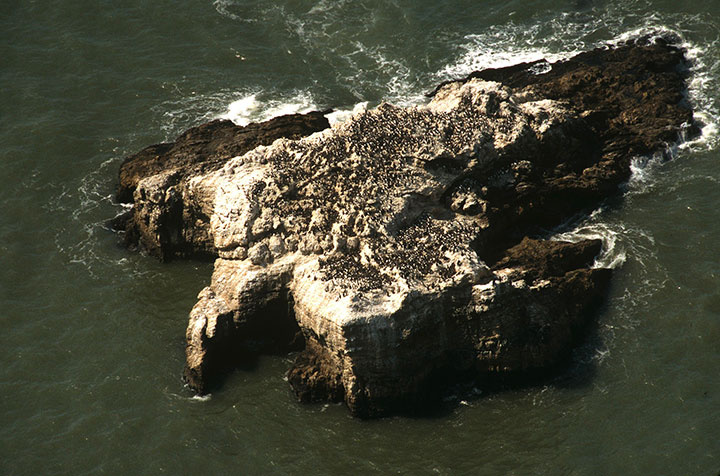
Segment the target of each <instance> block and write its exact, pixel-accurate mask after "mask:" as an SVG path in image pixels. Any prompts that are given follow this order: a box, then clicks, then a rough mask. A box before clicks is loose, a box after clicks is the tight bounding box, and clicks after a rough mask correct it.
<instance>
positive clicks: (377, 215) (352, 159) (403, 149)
mask: <svg viewBox="0 0 720 476" xmlns="http://www.w3.org/2000/svg"><path fill="white" fill-rule="evenodd" d="M686 70H687V68H686V65H685V62H684V58H683V55H682V52H681V51H680V50H678V49H676V48H674V47H672V46H669V45H667V44H666V42H664V41H657V42H653V43H650V42H647V41H644V42H639V43H637V44H636V43H633V44H628V45H622V46H618V47H614V48H605V49H599V50H594V51H591V52H587V53H583V54H581V55H578V56H576V57H575V58H572V59H570V60H567V61H564V62H561V63H555V64H552V65H550V64H548V63H541V62H536V63H532V64H524V65H517V66H514V67H511V68H504V69H499V70H487V71H483V72H478V73H474V74H472V75H471V76H470V77H469V78H466V79H464V80H460V81H456V82H450V83H447V84H444V85H441V86H440V87H439V88H438V89H437V90H436V91H434V92H433V94H432V100H431V101H430V102H429V104H427V105H424V106H416V107H408V108H401V107H396V106H392V105H389V104H383V105H381V106H379V107H378V108H376V109H374V110H370V111H367V112H364V113H361V114H358V115H356V116H354V117H353V118H352V119H351V120H350V121H348V122H346V123H341V124H337V125H335V126H333V127H332V128H329V129H327V128H325V127H326V125H325V124H326V123H324V122H323V119H322V118H321V114H320V113H316V114H311V115H308V116H295V119H294V120H296V121H297V120H299V121H301V122H302V124H303V127H301V128H300V129H297V132H294V133H292V134H285V132H283V134H284V135H283V134H278V136H282V137H286V138H280V139H278V140H275V141H274V142H272V141H269V142H268V141H264V142H262V145H260V142H259V141H256V142H257V143H255V142H253V141H251V140H245V139H243V140H244V141H245V143H247V144H250V145H248V146H247V147H246V148H243V147H236V145H235V144H236V142H237V139H236V137H237V134H245V133H246V132H245V131H246V130H247V128H245V129H241V128H237V127H236V126H233V125H231V124H227V123H222V122H220V123H218V122H215V123H210V124H207V125H205V126H200V128H196V129H191V130H190V131H188V132H187V133H185V134H184V135H183V136H181V137H180V138H179V139H178V141H177V142H176V143H175V144H165V145H160V146H153V147H151V148H148V149H145V150H144V151H142V152H140V153H139V154H138V155H137V156H134V157H130V158H128V159H127V160H126V161H125V162H124V164H123V166H122V168H121V188H120V192H119V196H125V197H126V196H127V194H128V193H129V192H128V191H129V190H132V189H134V193H133V199H134V201H135V204H134V207H133V209H132V211H131V215H130V218H128V219H127V221H126V223H127V224H126V230H127V232H126V233H127V236H128V237H129V240H130V241H137V242H139V244H140V246H141V247H142V248H143V249H145V250H147V251H149V252H151V253H153V254H155V255H158V256H161V257H169V256H174V255H192V254H207V255H214V256H217V260H216V261H215V270H214V272H213V276H212V281H211V283H210V285H209V286H208V287H207V288H205V289H204V290H203V291H202V292H201V293H200V294H199V296H198V303H197V304H196V305H195V307H194V308H193V309H192V311H191V313H190V322H189V324H188V329H187V334H186V338H187V349H186V357H187V364H186V370H185V377H186V380H187V382H188V384H189V385H190V386H191V387H192V388H193V389H195V390H196V391H198V392H201V393H204V392H207V391H209V390H210V389H212V387H213V385H216V384H217V382H218V378H219V377H220V376H221V374H222V373H223V372H224V371H225V370H226V369H227V368H229V367H232V366H233V365H237V364H238V363H239V362H242V361H243V359H246V358H248V356H250V355H254V354H257V353H258V352H267V351H287V350H289V349H298V350H299V349H302V350H301V351H300V353H299V354H298V356H297V358H296V361H295V363H294V365H293V367H292V368H291V369H290V371H289V374H288V379H289V381H290V383H291V385H292V387H293V388H294V390H295V392H296V394H297V395H298V398H299V399H300V400H302V401H326V400H331V401H345V402H346V404H347V406H348V407H349V408H350V410H351V412H352V413H353V414H355V415H357V416H361V417H373V416H379V415H385V414H389V413H405V412H412V411H414V410H416V409H418V408H421V407H425V406H427V405H428V404H431V403H432V402H434V401H435V400H436V398H437V397H438V396H439V394H440V392H441V391H442V389H443V388H444V386H445V385H447V384H449V383H452V382H454V381H457V380H458V379H466V378H472V379H476V380H479V381H482V380H483V379H484V378H490V377H492V376H496V375H509V374H531V373H534V372H537V371H541V370H543V369H546V368H548V367H551V366H553V365H555V364H557V363H558V362H560V361H561V360H562V358H563V357H564V356H565V355H566V354H567V353H568V352H569V351H570V350H571V349H572V346H573V344H574V343H575V342H576V341H577V339H578V338H579V337H580V336H582V331H583V329H584V328H585V327H586V326H587V324H588V320H589V318H590V316H591V311H592V309H593V308H594V307H595V306H596V305H597V304H598V303H599V302H600V301H601V299H602V296H603V295H604V292H605V290H606V288H607V285H608V282H609V279H610V274H611V272H610V270H607V269H596V268H593V267H592V264H593V262H594V259H595V257H596V256H597V255H598V254H599V252H600V248H601V244H600V242H598V241H583V242H579V243H563V242H556V241H547V240H539V239H531V238H527V236H537V234H538V232H539V231H541V230H543V229H547V228H549V227H553V226H556V225H558V224H559V223H561V222H563V221H565V220H567V219H568V218H570V217H571V216H573V215H574V214H577V213H580V212H583V211H587V210H589V209H591V208H594V207H597V206H598V205H599V204H600V203H601V202H602V201H603V200H604V199H606V198H608V197H611V196H614V195H617V194H618V193H619V188H618V186H619V185H620V184H622V183H623V182H624V181H626V180H627V179H628V177H629V174H630V161H631V160H632V158H633V157H634V156H636V155H639V154H649V153H653V152H656V151H662V150H663V149H664V148H665V147H666V144H667V143H669V142H675V141H677V140H678V139H679V138H680V135H681V134H682V133H688V132H689V133H694V132H695V131H696V128H695V127H694V126H693V122H692V111H691V109H690V107H689V106H688V104H687V103H686V101H685V100H684V95H683V94H684V91H685V82H684V80H685V74H686V73H685V72H686ZM273 121H278V122H281V123H282V122H283V121H287V119H285V118H278V119H276V120H273ZM275 124H277V122H275V123H273V122H272V121H270V122H268V123H263V124H258V125H252V126H248V127H249V128H252V130H255V131H257V130H263V128H270V129H273V128H274V127H275ZM203 128H206V129H203ZM293 130H295V129H293ZM316 130H321V132H318V133H314V134H312V135H308V134H310V133H311V132H314V131H316ZM297 136H306V137H303V138H297ZM193 137H195V138H197V139H194V138H193ZM252 144H255V145H252ZM160 157H162V159H161V158H160ZM167 223H172V225H171V226H169V225H167Z"/></svg>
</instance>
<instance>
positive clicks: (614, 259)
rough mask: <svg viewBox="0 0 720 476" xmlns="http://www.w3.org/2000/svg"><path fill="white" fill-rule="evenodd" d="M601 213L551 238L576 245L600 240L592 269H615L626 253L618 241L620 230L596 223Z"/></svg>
mask: <svg viewBox="0 0 720 476" xmlns="http://www.w3.org/2000/svg"><path fill="white" fill-rule="evenodd" d="M601 214H602V212H601V211H600V210H596V211H595V212H593V213H592V214H591V215H590V217H589V218H588V220H586V221H585V222H584V223H582V224H580V225H579V226H578V227H576V228H575V229H573V230H571V231H567V232H564V233H558V234H556V235H554V236H553V237H552V239H553V240H556V241H569V242H571V243H577V242H578V241H583V240H600V241H602V250H601V251H600V255H599V256H598V257H597V258H596V259H595V262H594V263H593V265H592V267H593V268H610V269H615V268H619V267H620V266H622V265H623V263H625V260H626V259H627V252H626V250H625V246H623V245H622V244H621V240H620V239H619V237H620V233H621V230H619V229H616V228H613V227H612V226H611V225H610V224H608V223H604V222H601V221H598V220H599V219H601Z"/></svg>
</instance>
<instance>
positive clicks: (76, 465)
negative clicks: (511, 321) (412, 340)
mask: <svg viewBox="0 0 720 476" xmlns="http://www.w3.org/2000/svg"><path fill="white" fill-rule="evenodd" d="M648 32H673V33H675V34H677V35H678V36H679V37H680V38H681V40H682V42H683V46H684V47H685V48H687V50H688V54H689V56H690V57H691V58H692V60H693V74H692V78H691V87H690V91H689V99H690V100H691V101H692V103H693V104H694V106H695V108H696V117H697V119H698V120H699V121H700V122H701V123H702V124H703V135H702V136H701V137H700V138H699V139H697V140H695V141H693V142H691V143H686V144H683V145H680V146H678V147H674V148H673V149H672V151H671V152H672V154H671V155H672V159H671V160H667V159H663V158H660V157H650V158H638V159H637V160H636V161H635V163H634V174H633V178H632V179H631V181H630V182H629V183H628V184H627V187H626V192H625V198H624V200H623V201H622V202H621V203H619V204H616V205H614V206H612V207H608V208H605V209H600V210H597V211H596V212H595V213H593V214H592V215H591V216H590V217H588V218H587V219H586V220H584V221H583V222H580V223H574V224H572V226H571V227H570V228H569V229H566V230H561V231H560V232H562V233H563V234H562V235H559V237H561V238H565V239H575V238H578V237H582V236H598V237H601V238H603V240H604V241H605V253H604V254H603V255H602V256H601V257H600V258H599V260H598V265H603V266H608V265H610V266H613V267H614V268H615V269H616V273H615V277H614V281H613V284H612V289H611V292H610V296H609V299H608V303H607V306H606V307H605V308H604V309H603V310H602V311H601V312H600V315H599V317H598V323H597V327H596V330H595V331H594V332H593V333H592V335H590V336H588V339H587V341H586V342H585V343H584V345H583V346H581V347H580V348H579V349H577V351H576V352H575V353H574V355H573V364H572V366H571V369H570V370H569V371H567V372H566V373H564V374H563V375H560V376H558V377H557V378H554V379H552V380H549V381H547V382H546V384H544V385H539V386H534V387H529V388H522V389H515V390H511V391H506V392H501V393H495V394H483V393H481V392H477V391H473V390H472V389H469V390H468V389H458V391H457V392H454V393H453V392H451V393H450V394H448V397H447V402H446V403H447V408H446V409H445V410H444V411H443V412H441V413H440V414H439V415H436V416H433V417H427V418H399V417H398V418H387V419H381V420H377V421H359V420H356V419H353V418H351V417H350V416H349V414H348V412H347V411H346V409H345V408H344V407H343V406H342V405H300V404H298V403H296V402H295V400H294V399H293V396H292V394H291V391H290V389H289V385H288V384H287V382H286V381H285V380H284V374H285V371H286V370H287V368H288V367H289V365H290V362H291V357H279V356H275V357H262V358H260V359H259V360H258V361H257V363H256V365H255V368H252V369H246V370H242V371H237V372H234V373H233V374H232V375H230V376H229V378H228V380H227V382H226V384H225V386H224V387H223V389H222V390H221V391H219V392H216V393H214V394H212V395H211V396H209V397H206V398H204V399H198V398H193V395H192V393H191V392H190V391H189V390H188V389H187V388H186V387H184V385H183V382H182V380H181V371H182V366H183V357H184V356H183V349H184V331H185V325H186V322H187V314H188V311H189V310H190V308H191V307H192V305H193V304H194V302H195V296H196V294H197V292H198V291H200V289H202V287H203V286H204V285H205V284H206V283H207V282H208V281H209V277H210V273H211V269H212V267H211V264H209V263H202V262H173V263H168V264H162V263H158V262H157V261H155V260H153V259H151V258H148V257H145V256H142V255H139V254H135V253H132V252H129V251H127V250H125V249H123V248H121V247H120V246H119V245H118V238H117V236H115V235H114V234H113V233H112V232H111V231H110V230H109V229H108V228H107V226H106V222H107V220H108V219H110V218H112V217H113V216H115V215H116V214H118V213H119V212H120V211H121V207H120V206H118V205H117V204H115V203H114V201H113V193H114V187H115V183H116V177H117V171H118V166H119V164H120V162H121V161H122V159H123V157H125V156H126V155H128V154H131V153H133V152H135V151H137V150H139V149H141V148H142V147H144V146H146V145H149V144H152V143H156V142H160V141H163V140H168V139H172V138H174V137H175V136H176V135H177V134H179V133H180V132H182V131H183V130H184V129H186V128H188V127H190V126H193V125H196V124H198V123H200V122H202V121H206V120H208V119H212V118H218V117H228V118H231V119H233V120H234V121H236V122H238V123H240V124H244V123H247V122H250V121H256V120H263V119H267V118H270V117H273V116H275V115H279V114H284V113H288V112H296V111H307V110H312V109H316V108H327V107H332V108H335V109H336V112H335V113H334V114H333V116H332V120H334V121H336V120H343V119H344V118H347V117H348V115H349V114H351V112H352V111H353V110H358V109H361V108H364V107H374V106H376V105H377V104H379V103H380V102H382V101H389V102H393V103H397V104H416V103H419V102H422V101H424V100H425V99H424V97H423V94H424V93H425V92H427V91H429V90H432V88H433V87H434V85H435V84H436V83H438V82H440V81H442V80H446V79H449V78H452V77H457V76H462V75H464V74H466V73H468V72H470V71H472V70H475V69H479V68H484V67H490V66H500V65H507V64H512V63H514V62H518V61H523V60H529V59H537V58H540V57H548V58H553V59H557V58H562V57H566V56H568V55H570V54H572V53H573V52H577V51H581V50H584V49H587V48H591V47H593V46H597V45H600V44H604V43H607V42H614V41H618V40H621V39H623V38H627V37H632V36H634V35H638V34H642V33H648ZM0 91H2V92H1V93H0V325H1V326H2V327H1V329H0V358H1V360H0V364H1V369H0V474H2V475H36V474H48V475H82V474H92V475H94V474H110V475H124V474H127V475H139V474H148V475H155V474H174V475H175V474H177V475H182V474H200V473H202V474H249V475H254V474H273V475H275V474H278V475H294V474H318V475H335V474H412V475H415V474H418V475H421V474H441V475H443V474H444V475H456V474H472V475H529V474H537V475H617V474H623V475H717V474H718V473H719V472H720V371H719V369H720V245H719V244H720V207H719V206H718V204H719V203H720V150H719V149H720V139H719V138H718V122H719V118H720V1H718V0H696V1H694V2H677V1H670V0H653V1H651V0H550V1H529V0H526V1H522V2H520V1H517V0H510V1H507V0H503V1H500V0H486V1H468V0H449V1H446V2H431V1H421V0H414V1H409V0H383V1H380V0H356V1H351V0H334V1H331V0H320V1H310V0H278V1H276V2H261V1H258V0H215V1H210V0H206V1H203V2H170V1H167V0H155V1H148V0H129V1H126V2H109V1H92V2H91V1H86V0H77V1H75V2H60V1H54V0H26V1H24V2H20V1H15V0H5V1H3V2H2V3H0Z"/></svg>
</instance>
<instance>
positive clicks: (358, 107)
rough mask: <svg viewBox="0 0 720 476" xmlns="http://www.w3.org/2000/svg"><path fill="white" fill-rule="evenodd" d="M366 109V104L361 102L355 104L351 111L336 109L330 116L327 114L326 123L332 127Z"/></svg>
mask: <svg viewBox="0 0 720 476" xmlns="http://www.w3.org/2000/svg"><path fill="white" fill-rule="evenodd" d="M367 107H368V102H367V101H363V102H359V103H357V104H355V106H354V107H353V108H352V109H338V110H336V111H333V112H331V113H330V114H327V115H326V116H325V117H327V119H328V122H330V125H331V126H332V125H333V124H337V123H339V122H345V121H347V120H349V119H350V118H351V117H353V116H354V115H356V114H359V113H361V112H365V111H366V110H367Z"/></svg>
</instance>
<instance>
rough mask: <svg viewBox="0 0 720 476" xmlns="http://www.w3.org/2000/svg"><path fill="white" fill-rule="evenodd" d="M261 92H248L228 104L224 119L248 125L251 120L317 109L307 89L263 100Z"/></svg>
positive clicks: (263, 119) (222, 116)
mask: <svg viewBox="0 0 720 476" xmlns="http://www.w3.org/2000/svg"><path fill="white" fill-rule="evenodd" d="M261 96H265V95H261V94H260V93H252V94H247V95H244V96H242V97H240V98H239V99H236V100H235V101H233V102H231V103H230V104H229V105H228V106H227V110H226V111H225V113H224V114H222V115H220V118H222V119H229V120H231V121H233V122H234V123H235V124H237V125H239V126H246V125H248V124H249V123H251V122H262V121H267V120H268V119H272V118H273V117H278V116H283V115H286V114H305V113H308V112H310V111H315V110H317V109H318V106H317V105H316V104H315V102H314V100H313V98H312V95H311V94H310V93H309V92H306V91H298V92H295V93H294V94H293V95H291V96H289V97H287V98H284V99H283V98H279V99H267V100H262V99H261Z"/></svg>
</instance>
